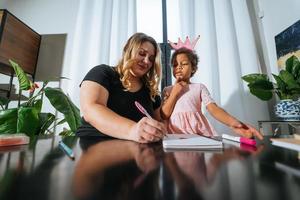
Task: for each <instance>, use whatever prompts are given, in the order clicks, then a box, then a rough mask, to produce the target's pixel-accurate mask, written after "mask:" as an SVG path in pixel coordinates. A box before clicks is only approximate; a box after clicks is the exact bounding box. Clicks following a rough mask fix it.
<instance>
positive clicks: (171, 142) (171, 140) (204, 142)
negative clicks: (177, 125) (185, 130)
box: [163, 134, 223, 150]
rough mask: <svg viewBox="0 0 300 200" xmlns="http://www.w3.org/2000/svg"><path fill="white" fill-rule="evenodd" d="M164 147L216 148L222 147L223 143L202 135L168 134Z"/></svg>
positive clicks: (164, 140)
mask: <svg viewBox="0 0 300 200" xmlns="http://www.w3.org/2000/svg"><path fill="white" fill-rule="evenodd" d="M163 147H164V148H165V149H187V150H190V149H201V150H216V149H222V148H223V143H222V141H218V140H216V139H213V138H208V137H204V136H200V135H188V134H168V135H167V137H165V138H164V139H163Z"/></svg>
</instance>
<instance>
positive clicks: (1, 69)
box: [0, 9, 41, 98]
mask: <svg viewBox="0 0 300 200" xmlns="http://www.w3.org/2000/svg"><path fill="white" fill-rule="evenodd" d="M40 42H41V35H40V34H38V33H37V32H35V31H34V30H32V29H31V28H30V27H29V26H27V25H26V24H24V23H23V22H22V21H21V20H19V19H18V18H17V17H15V16H14V15H13V14H11V13H10V12H9V11H7V10H5V9H0V73H1V74H5V75H8V76H10V81H9V83H8V88H6V87H5V88H0V92H1V91H2V92H5V93H6V95H5V96H6V97H8V98H10V95H11V94H10V93H11V90H12V83H13V77H14V71H13V68H12V67H11V66H10V64H9V59H11V60H13V61H15V62H17V63H18V64H19V65H20V66H21V67H22V69H23V70H24V71H25V72H26V73H27V74H29V75H31V77H32V80H34V77H35V71H36V65H37V59H38V53H39V47H40Z"/></svg>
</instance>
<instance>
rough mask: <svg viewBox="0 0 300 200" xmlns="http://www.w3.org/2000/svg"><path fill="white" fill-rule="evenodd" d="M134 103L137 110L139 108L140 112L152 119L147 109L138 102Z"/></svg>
mask: <svg viewBox="0 0 300 200" xmlns="http://www.w3.org/2000/svg"><path fill="white" fill-rule="evenodd" d="M134 104H135V106H136V107H137V108H138V110H139V111H140V112H141V113H143V114H144V115H146V117H148V118H150V119H153V118H152V117H151V115H150V114H149V113H148V112H147V110H146V109H145V108H144V107H143V106H142V105H141V104H140V103H139V102H137V101H135V102H134ZM165 136H166V137H168V136H167V134H165Z"/></svg>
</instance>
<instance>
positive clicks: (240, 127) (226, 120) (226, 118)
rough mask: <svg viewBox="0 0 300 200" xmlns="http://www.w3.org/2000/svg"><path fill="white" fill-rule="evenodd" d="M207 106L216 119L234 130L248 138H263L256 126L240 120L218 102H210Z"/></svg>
mask: <svg viewBox="0 0 300 200" xmlns="http://www.w3.org/2000/svg"><path fill="white" fill-rule="evenodd" d="M206 108H207V110H208V112H209V113H210V114H211V115H212V116H213V117H214V118H215V119H217V120H218V121H220V122H222V123H223V124H225V125H227V126H229V127H230V128H232V129H233V130H234V132H236V133H238V134H240V135H242V136H245V137H248V138H250V137H253V136H256V137H258V138H259V139H261V140H262V139H263V136H262V134H261V133H259V132H258V131H257V130H256V129H255V128H254V127H252V126H250V125H248V124H244V123H243V122H241V121H239V120H238V119H236V118H235V117H233V116H232V115H230V114H229V113H227V112H226V111H225V110H224V109H222V108H220V107H219V106H218V105H217V104H215V103H210V104H208V105H207V106H206Z"/></svg>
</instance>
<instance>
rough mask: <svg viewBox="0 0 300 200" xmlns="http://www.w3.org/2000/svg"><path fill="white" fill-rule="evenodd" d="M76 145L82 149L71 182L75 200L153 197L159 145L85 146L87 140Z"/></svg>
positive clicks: (105, 143) (156, 191)
mask: <svg viewBox="0 0 300 200" xmlns="http://www.w3.org/2000/svg"><path fill="white" fill-rule="evenodd" d="M80 142H81V143H82V146H84V150H83V152H82V155H81V157H80V158H79V161H78V163H77V165H76V166H75V172H74V181H73V191H74V194H75V196H76V197H77V198H79V199H97V198H100V197H101V199H132V198H134V199H135V198H137V199H141V198H143V199H156V198H157V195H159V188H158V177H159V164H160V161H161V157H162V149H161V145H159V144H152V145H147V144H138V143H136V142H131V141H122V140H104V141H100V142H98V143H96V144H93V145H90V146H88V147H86V144H85V143H89V141H87V140H81V141H80ZM145 194H147V195H145ZM148 194H149V195H148Z"/></svg>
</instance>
